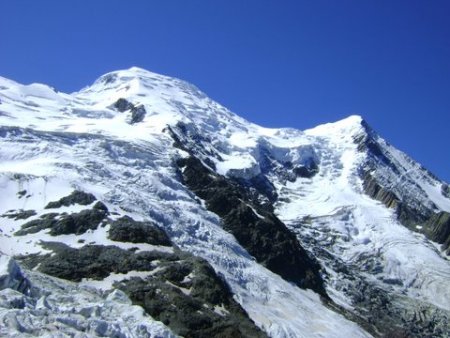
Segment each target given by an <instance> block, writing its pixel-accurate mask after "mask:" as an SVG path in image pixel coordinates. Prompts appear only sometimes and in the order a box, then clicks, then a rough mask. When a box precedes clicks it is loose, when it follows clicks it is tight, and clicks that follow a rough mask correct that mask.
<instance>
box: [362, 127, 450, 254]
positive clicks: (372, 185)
mask: <svg viewBox="0 0 450 338" xmlns="http://www.w3.org/2000/svg"><path fill="white" fill-rule="evenodd" d="M363 127H364V128H365V133H362V134H361V135H359V136H357V137H355V142H356V143H357V144H358V150H359V151H363V152H366V153H367V159H366V162H365V164H364V167H363V168H361V171H360V172H361V178H362V180H363V188H364V192H365V193H366V194H367V195H369V196H370V197H372V198H374V199H376V200H378V201H380V202H382V203H383V204H384V205H386V206H387V207H388V208H392V209H395V211H396V215H397V218H398V220H399V221H400V222H401V223H402V224H403V225H405V226H406V227H408V228H409V229H411V230H412V231H416V232H420V233H423V234H425V236H427V237H428V238H429V239H431V240H432V241H435V242H437V243H439V244H442V250H443V251H444V252H446V253H447V254H448V253H449V252H450V221H449V213H448V212H445V211H440V210H439V209H438V208H437V206H436V205H434V204H433V203H427V204H421V203H417V201H411V197H410V196H409V192H408V191H407V188H402V185H401V184H400V183H401V182H397V184H395V185H394V184H387V183H386V182H383V179H382V178H381V177H380V174H377V170H380V169H379V168H380V167H381V168H383V167H388V168H389V169H390V171H391V172H394V173H396V174H397V175H399V176H401V173H400V171H401V170H405V169H404V168H401V167H400V164H399V163H396V162H395V159H394V158H392V155H391V154H390V153H389V152H388V151H387V150H386V149H384V148H383V147H382V146H381V145H380V144H379V142H378V141H377V138H378V136H377V135H376V133H375V132H374V131H373V130H372V129H371V128H370V127H369V126H368V125H367V123H365V122H364V121H363ZM417 170H418V171H420V170H421V171H423V172H426V173H427V174H428V175H431V174H430V173H429V172H428V171H426V169H424V168H422V167H420V168H417ZM431 176H432V175H431ZM432 177H433V178H434V176H432ZM404 180H405V182H407V184H408V185H409V186H410V187H413V188H414V189H416V190H417V191H420V192H421V193H422V194H424V195H426V194H425V192H423V189H422V188H421V187H420V186H418V185H417V183H416V182H414V181H411V180H410V179H408V178H407V177H405V178H404ZM447 191H448V186H447V185H445V184H444V185H442V186H441V193H442V195H443V196H444V197H447V196H446V195H447ZM447 198H448V197H447Z"/></svg>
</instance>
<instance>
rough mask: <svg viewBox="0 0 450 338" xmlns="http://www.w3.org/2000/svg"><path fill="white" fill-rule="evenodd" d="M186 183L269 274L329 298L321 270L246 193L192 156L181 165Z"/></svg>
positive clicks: (275, 218) (287, 233)
mask: <svg viewBox="0 0 450 338" xmlns="http://www.w3.org/2000/svg"><path fill="white" fill-rule="evenodd" d="M178 165H179V166H180V168H181V170H182V175H183V181H184V183H185V184H186V185H187V186H188V187H189V188H190V189H191V190H192V191H193V192H194V193H195V194H196V195H197V196H199V197H200V198H202V199H204V200H205V201H206V207H207V208H208V210H210V211H212V212H214V213H216V214H217V215H219V216H220V217H221V218H222V219H223V226H224V228H225V229H226V230H228V231H229V232H231V233H232V234H233V235H234V236H235V237H236V239H237V240H238V242H239V243H240V244H241V245H242V246H243V247H244V248H245V249H247V251H248V252H249V253H250V254H251V255H253V256H254V257H255V258H256V260H257V261H258V262H260V263H261V264H263V265H264V266H266V267H267V268H268V269H269V270H271V271H273V272H275V273H277V274H279V275H280V276H282V277H283V278H285V279H286V280H288V281H291V282H294V283H295V284H297V285H298V286H300V287H302V288H310V289H313V290H314V291H316V292H318V293H320V294H321V295H323V296H325V297H326V292H325V289H324V287H323V281H322V279H321V277H320V274H319V269H320V266H319V265H318V263H317V262H315V261H314V260H313V259H311V258H310V257H309V256H308V254H307V253H306V251H305V250H303V248H302V247H301V246H300V244H299V243H298V241H297V238H296V237H295V235H294V234H293V233H292V232H290V231H289V230H288V229H287V228H286V226H285V225H284V224H283V223H282V222H281V221H280V220H279V219H278V218H277V217H276V216H275V215H274V214H273V213H271V212H270V211H267V210H266V209H264V208H262V207H261V206H259V205H258V204H256V203H255V202H254V201H251V200H250V199H249V197H248V195H247V193H246V192H245V190H244V189H243V188H242V187H240V186H238V185H237V184H233V183H232V182H231V181H230V180H227V179H226V178H224V177H222V176H219V175H217V174H215V173H214V172H212V171H210V170H209V169H207V168H206V167H205V166H204V165H203V164H202V163H201V161H200V160H198V159H197V158H195V157H193V156H191V157H189V158H187V159H181V160H179V162H178Z"/></svg>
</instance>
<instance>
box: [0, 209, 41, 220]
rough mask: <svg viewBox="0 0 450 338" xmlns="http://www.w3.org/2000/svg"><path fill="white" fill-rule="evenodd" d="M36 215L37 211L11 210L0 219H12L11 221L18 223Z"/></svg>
mask: <svg viewBox="0 0 450 338" xmlns="http://www.w3.org/2000/svg"><path fill="white" fill-rule="evenodd" d="M35 215H36V211H34V210H22V209H20V210H10V211H8V212H6V213H4V214H3V215H0V217H6V218H10V219H14V220H16V221H18V220H23V219H27V218H30V217H31V216H35Z"/></svg>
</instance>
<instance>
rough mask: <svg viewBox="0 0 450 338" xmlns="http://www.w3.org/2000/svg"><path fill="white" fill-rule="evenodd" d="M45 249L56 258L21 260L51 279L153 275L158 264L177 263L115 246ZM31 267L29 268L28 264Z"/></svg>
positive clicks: (53, 245) (49, 246) (159, 255)
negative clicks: (165, 261) (158, 261)
mask: <svg viewBox="0 0 450 338" xmlns="http://www.w3.org/2000/svg"><path fill="white" fill-rule="evenodd" d="M44 247H45V248H47V249H50V250H53V251H54V254H53V255H47V256H40V259H36V257H32V258H33V259H26V258H27V257H18V259H19V260H21V261H23V263H24V264H25V265H26V266H27V267H28V268H34V266H32V263H36V262H39V268H38V270H39V271H41V272H43V273H46V274H48V275H51V276H55V277H58V278H63V279H68V280H71V281H74V282H79V281H81V280H82V279H83V278H92V279H97V280H99V279H103V278H105V277H107V276H109V274H110V273H111V272H114V273H127V272H129V271H133V270H136V271H151V270H153V269H154V265H152V262H153V261H155V260H160V259H163V260H177V259H179V258H178V257H177V256H174V255H172V254H166V253H160V252H153V251H152V252H149V251H145V252H139V253H134V252H132V251H128V250H124V249H120V248H118V247H116V246H103V245H86V246H83V247H82V248H80V249H74V248H71V247H69V246H67V245H64V244H62V243H56V242H55V243H54V242H51V243H45V244H44ZM27 263H28V264H27Z"/></svg>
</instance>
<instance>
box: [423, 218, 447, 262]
mask: <svg viewBox="0 0 450 338" xmlns="http://www.w3.org/2000/svg"><path fill="white" fill-rule="evenodd" d="M423 231H424V233H425V234H426V235H427V236H428V237H429V238H430V239H431V240H433V241H436V242H437V243H439V244H442V248H443V249H444V250H445V252H446V253H447V255H450V214H449V213H448V212H445V211H441V212H439V213H437V214H434V215H433V216H431V217H430V219H429V220H428V221H427V222H426V225H425V227H424V230H423Z"/></svg>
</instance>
